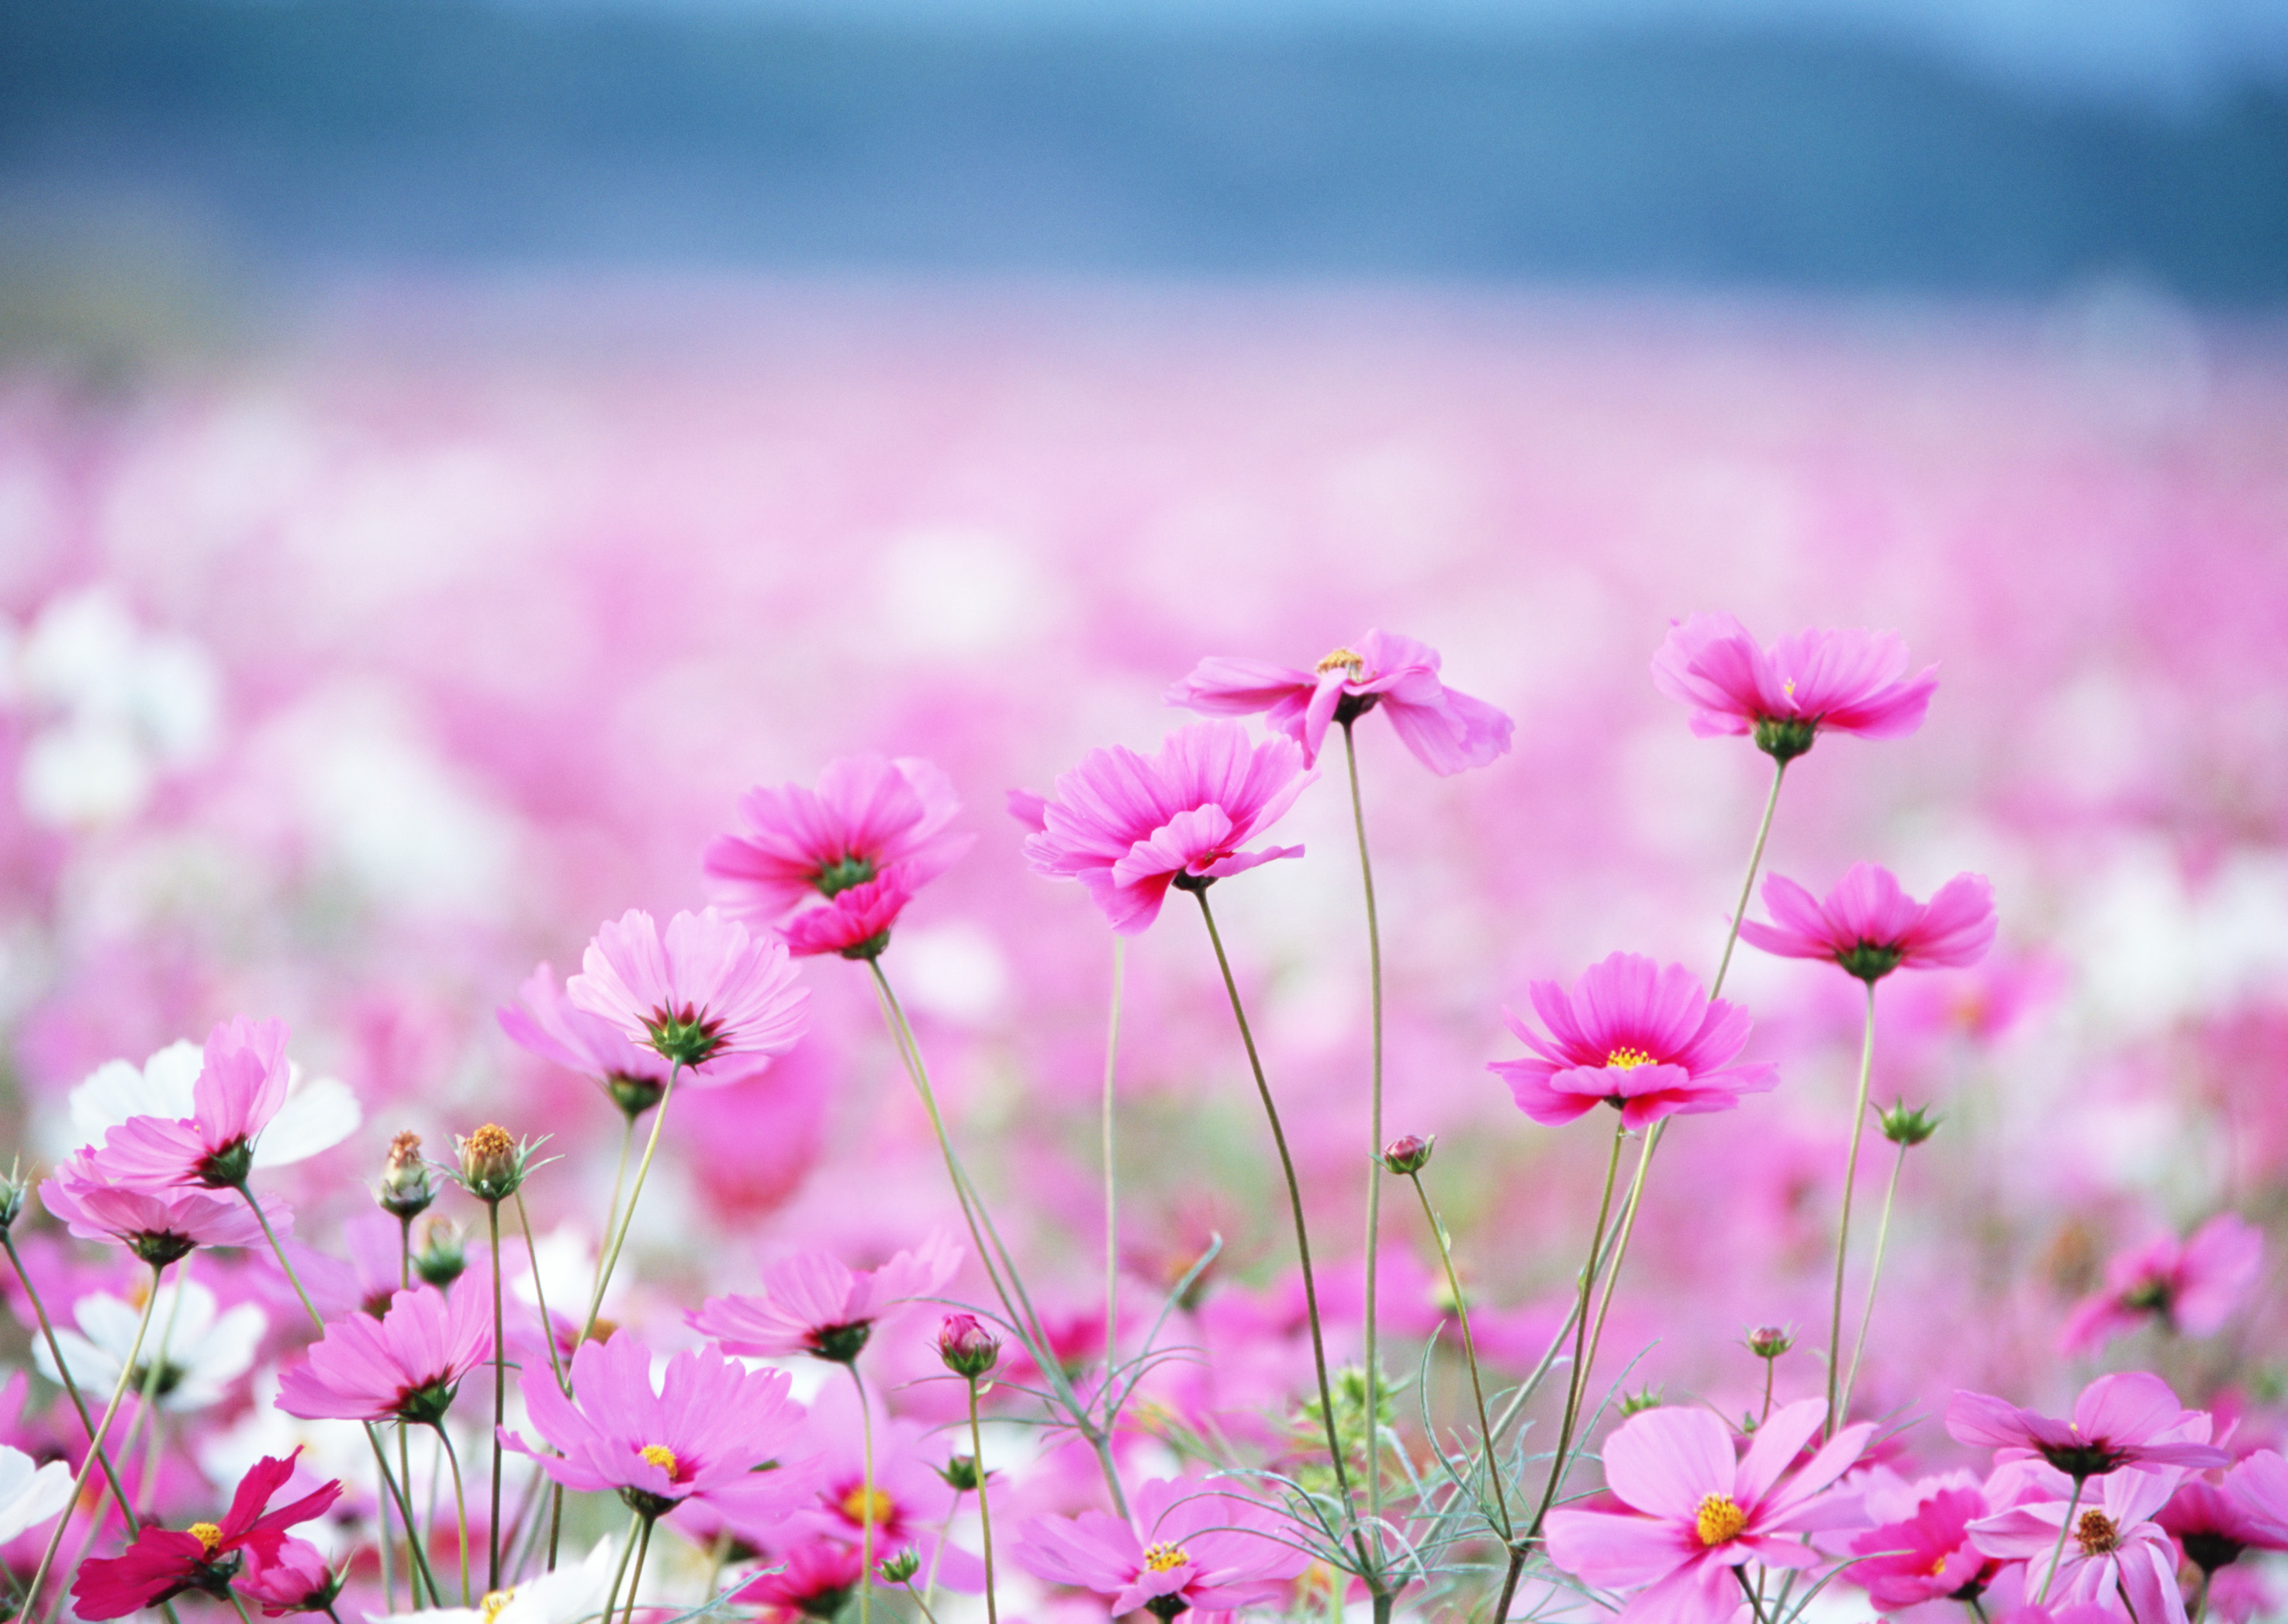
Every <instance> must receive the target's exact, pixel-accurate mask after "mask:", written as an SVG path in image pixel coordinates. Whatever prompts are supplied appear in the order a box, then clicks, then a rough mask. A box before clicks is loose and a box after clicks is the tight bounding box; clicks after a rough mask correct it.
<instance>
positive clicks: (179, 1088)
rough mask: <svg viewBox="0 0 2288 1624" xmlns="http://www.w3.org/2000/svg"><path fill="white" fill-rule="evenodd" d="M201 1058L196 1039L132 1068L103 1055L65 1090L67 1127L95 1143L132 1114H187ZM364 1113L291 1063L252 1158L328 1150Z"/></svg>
mask: <svg viewBox="0 0 2288 1624" xmlns="http://www.w3.org/2000/svg"><path fill="white" fill-rule="evenodd" d="M205 1065H206V1055H205V1051H204V1050H202V1049H201V1048H200V1047H199V1046H198V1045H197V1044H196V1043H191V1042H179V1043H170V1044H168V1045H167V1047H166V1048H164V1049H163V1050H160V1051H159V1052H158V1053H157V1054H155V1055H153V1056H152V1057H151V1058H149V1059H148V1060H146V1061H145V1062H144V1063H143V1068H142V1070H140V1071H138V1070H137V1069H136V1068H135V1067H134V1066H132V1065H131V1064H130V1063H129V1062H127V1061H125V1060H107V1061H105V1062H104V1063H103V1064H102V1065H101V1066H97V1067H96V1068H95V1070H94V1071H92V1072H91V1073H89V1074H88V1077H87V1080H86V1081H84V1082H82V1083H81V1084H80V1085H79V1086H78V1087H77V1088H75V1089H73V1090H72V1091H71V1123H72V1132H73V1134H74V1135H75V1137H76V1139H77V1142H78V1143H79V1144H81V1145H97V1144H100V1143H101V1142H102V1139H103V1136H104V1135H105V1134H106V1133H108V1132H109V1131H110V1130H111V1129H115V1128H116V1127H118V1126H119V1125H120V1124H121V1123H122V1122H124V1121H127V1119H128V1118H129V1117H132V1116H161V1117H167V1118H169V1119H171V1120H174V1121H180V1120H181V1119H183V1118H185V1117H187V1116H189V1115H190V1114H191V1112H192V1109H193V1101H192V1097H191V1093H192V1089H194V1088H195V1086H196V1085H197V1083H198V1081H199V1072H200V1071H201V1069H202V1068H203V1067H204V1066H205ZM364 1120H365V1113H363V1112H362V1111H361V1110H360V1109H359V1108H358V1102H357V1096H356V1095H354V1094H353V1093H351V1092H350V1089H349V1085H348V1084H346V1083H345V1082H343V1081H340V1080H339V1079H338V1078H333V1077H321V1078H319V1079H317V1080H316V1081H308V1080H306V1079H305V1078H304V1076H303V1075H302V1069H301V1067H299V1066H296V1067H295V1068H294V1077H293V1081H291V1082H290V1083H289V1084H288V1085H287V1093H286V1103H285V1104H284V1105H281V1106H280V1107H279V1108H278V1114H277V1115H276V1116H274V1117H273V1118H272V1119H271V1120H270V1126H269V1127H267V1128H266V1129H263V1130H262V1136H261V1137H259V1138H258V1139H257V1140H255V1142H254V1165H255V1166H256V1167H258V1168H282V1167H285V1166H286V1165H288V1164H289V1163H290V1162H296V1161H302V1160H304V1159H305V1158H306V1157H310V1156H314V1155H316V1154H317V1153H319V1152H320V1151H322V1150H330V1149H332V1148H333V1147H334V1146H335V1145H339V1144H340V1143H341V1142H342V1141H343V1140H345V1139H346V1138H348V1137H350V1135H351V1134H353V1133H354V1132H356V1131H357V1126H358V1124H359V1123H360V1122H361V1121H364Z"/></svg>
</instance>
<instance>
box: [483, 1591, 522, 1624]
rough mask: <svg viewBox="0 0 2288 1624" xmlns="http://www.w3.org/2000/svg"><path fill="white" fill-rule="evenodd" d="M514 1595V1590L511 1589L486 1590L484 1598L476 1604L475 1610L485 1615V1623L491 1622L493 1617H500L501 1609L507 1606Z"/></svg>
mask: <svg viewBox="0 0 2288 1624" xmlns="http://www.w3.org/2000/svg"><path fill="white" fill-rule="evenodd" d="M515 1596H516V1592H515V1591H513V1590H488V1591H486V1592H485V1594H484V1598H483V1599H482V1600H481V1601H480V1602H478V1604H477V1611H478V1612H481V1613H483V1614H484V1615H485V1624H492V1621H493V1620H495V1619H497V1618H498V1617H500V1612H501V1609H502V1608H504V1607H505V1606H507V1605H508V1604H509V1603H510V1602H511V1601H512V1600H513V1599H515Z"/></svg>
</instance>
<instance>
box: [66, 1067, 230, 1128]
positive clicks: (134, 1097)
mask: <svg viewBox="0 0 2288 1624" xmlns="http://www.w3.org/2000/svg"><path fill="white" fill-rule="evenodd" d="M205 1064H206V1057H205V1056H204V1055H203V1053H202V1052H201V1051H200V1049H199V1046H198V1045H197V1044H195V1043H187V1042H176V1043H170V1044H168V1045H167V1047H166V1048H164V1049H163V1050H160V1051H159V1052H158V1053H157V1054H155V1055H153V1056H152V1057H151V1058H149V1059H148V1060H146V1061H145V1062H144V1063H143V1066H142V1068H141V1069H140V1070H138V1069H137V1068H136V1067H134V1066H131V1065H129V1064H128V1063H127V1062H126V1061H124V1060H107V1061H105V1062H104V1063H103V1064H102V1065H101V1066H97V1067H96V1068H95V1070H94V1071H93V1072H91V1073H89V1075H88V1077H87V1080H86V1081H83V1082H82V1083H81V1084H80V1085H79V1086H78V1087H77V1088H75V1089H73V1090H72V1091H71V1119H72V1130H73V1132H75V1133H76V1134H77V1135H78V1136H79V1140H80V1143H81V1144H83V1145H93V1144H96V1143H97V1142H98V1141H99V1140H100V1139H101V1138H102V1137H103V1136H104V1135H105V1134H106V1133H107V1132H108V1131H109V1130H110V1129H114V1128H116V1127H118V1126H119V1125H120V1124H121V1123H122V1122H123V1121H126V1120H127V1119H128V1118H129V1117H131V1116H163V1117H167V1118H170V1119H174V1118H180V1117H187V1116H188V1115H190V1113H191V1091H192V1088H193V1086H194V1085H195V1084H196V1083H197V1081H198V1080H199V1070H200V1068H201V1067H202V1066H204V1065H205Z"/></svg>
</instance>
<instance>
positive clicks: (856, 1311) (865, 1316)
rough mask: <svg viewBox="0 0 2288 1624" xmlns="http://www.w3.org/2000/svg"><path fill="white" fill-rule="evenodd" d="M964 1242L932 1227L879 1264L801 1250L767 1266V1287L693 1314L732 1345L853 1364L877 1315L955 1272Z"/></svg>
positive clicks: (767, 1355)
mask: <svg viewBox="0 0 2288 1624" xmlns="http://www.w3.org/2000/svg"><path fill="white" fill-rule="evenodd" d="M960 1266H961V1248H959V1247H957V1246H956V1245H954V1244H953V1243H952V1242H951V1241H950V1240H947V1239H946V1238H945V1237H944V1236H943V1235H941V1234H939V1235H932V1236H931V1237H930V1238H929V1239H928V1240H926V1241H924V1242H923V1243H922V1245H921V1246H920V1247H919V1248H918V1249H916V1250H914V1251H910V1252H900V1253H898V1254H897V1255H896V1256H894V1257H892V1258H891V1259H890V1261H889V1262H887V1263H886V1264H883V1265H882V1266H881V1267H880V1268H878V1269H864V1270H854V1269H852V1268H851V1267H850V1266H849V1265H848V1264H845V1263H844V1262H843V1261H842V1260H841V1259H840V1258H838V1257H836V1256H833V1255H832V1254H831V1253H827V1252H798V1253H797V1254H796V1255H795V1256H792V1257H788V1258H783V1259H782V1260H781V1261H779V1262H777V1263H775V1264H772V1265H771V1266H770V1267H769V1268H767V1269H765V1270H764V1271H763V1295H760V1296H751V1295H744V1294H734V1295H729V1296H721V1297H710V1298H709V1299H708V1300H707V1301H706V1302H705V1303H703V1304H702V1305H701V1306H700V1308H699V1311H697V1312H696V1313H694V1314H691V1315H688V1316H687V1318H688V1319H689V1320H690V1323H691V1326H692V1328H693V1329H694V1330H696V1331H697V1332H698V1333H699V1334H700V1335H703V1336H711V1337H713V1338H714V1339H715V1340H716V1341H718V1342H719V1343H722V1344H723V1347H724V1349H725V1351H727V1352H731V1353H741V1354H747V1355H751V1356H753V1357H757V1358H762V1359H775V1358H778V1357H780V1356H782V1355H784V1354H789V1353H808V1354H813V1355H814V1356H816V1357H817V1358H819V1359H831V1360H834V1361H836V1362H838V1363H841V1364H847V1363H848V1362H849V1361H850V1360H852V1359H856V1358H857V1357H858V1353H859V1350H861V1349H862V1348H863V1347H864V1346H865V1345H866V1339H867V1337H868V1336H869V1335H871V1334H872V1331H873V1328H874V1323H875V1321H876V1320H878V1319H881V1318H882V1316H883V1315H884V1314H885V1313H886V1312H888V1311H889V1310H890V1309H891V1308H892V1307H893V1306H894V1305H895V1304H897V1303H901V1302H903V1301H905V1300H906V1299H908V1298H910V1297H921V1296H927V1295H929V1294H930V1293H931V1292H933V1291H935V1290H936V1289H937V1288H938V1287H941V1286H942V1285H944V1284H945V1283H946V1282H947V1281H948V1280H949V1279H952V1278H953V1271H955V1270H956V1269H957V1268H959V1267H960Z"/></svg>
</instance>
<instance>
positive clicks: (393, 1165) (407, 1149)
mask: <svg viewBox="0 0 2288 1624" xmlns="http://www.w3.org/2000/svg"><path fill="white" fill-rule="evenodd" d="M436 1199H437V1186H436V1185H434V1184H432V1183H430V1181H429V1164H428V1163H427V1162H425V1161H422V1160H421V1136H420V1135H419V1134H417V1133H401V1134H399V1135H398V1136H397V1137H395V1138H393V1139H392V1140H391V1141H390V1142H389V1160H388V1161H385V1162H384V1163H382V1166H381V1186H380V1188H379V1189H377V1190H376V1191H375V1192H374V1200H377V1201H379V1202H380V1203H381V1209H382V1210H383V1211H384V1212H385V1213H388V1214H390V1215H392V1216H394V1217H395V1218H396V1219H397V1220H398V1222H399V1223H401V1224H402V1223H406V1222H409V1221H410V1220H411V1219H414V1218H417V1217H418V1216H421V1214H423V1213H425V1212H426V1211H427V1210H428V1209H429V1203H430V1202H432V1201H433V1200H436Z"/></svg>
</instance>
